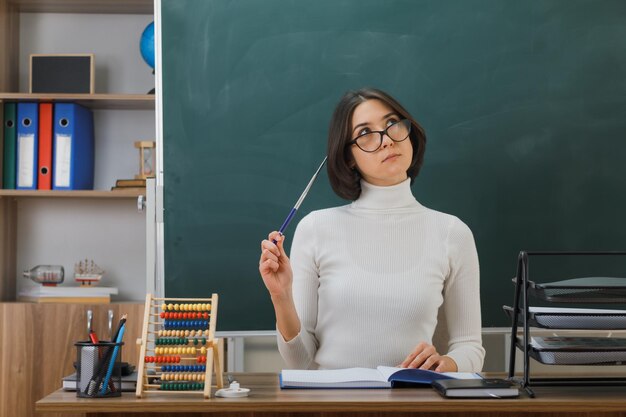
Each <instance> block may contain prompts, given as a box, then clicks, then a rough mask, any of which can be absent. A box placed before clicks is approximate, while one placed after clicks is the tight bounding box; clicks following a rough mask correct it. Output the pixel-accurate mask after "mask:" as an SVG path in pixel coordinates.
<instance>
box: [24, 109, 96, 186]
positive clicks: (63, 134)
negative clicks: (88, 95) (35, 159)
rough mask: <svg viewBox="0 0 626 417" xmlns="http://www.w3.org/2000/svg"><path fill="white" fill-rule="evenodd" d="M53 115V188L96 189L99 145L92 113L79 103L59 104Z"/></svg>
mask: <svg viewBox="0 0 626 417" xmlns="http://www.w3.org/2000/svg"><path fill="white" fill-rule="evenodd" d="M18 113H19V110H18ZM53 114H54V118H53V120H54V128H53V136H52V189H53V190H91V189H93V177H94V146H95V143H94V125H93V114H92V112H91V110H90V109H88V108H86V107H83V106H81V105H79V104H75V103H55V104H54V111H53Z"/></svg>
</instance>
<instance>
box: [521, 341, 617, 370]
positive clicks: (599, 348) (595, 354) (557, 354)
mask: <svg viewBox="0 0 626 417" xmlns="http://www.w3.org/2000/svg"><path fill="white" fill-rule="evenodd" d="M517 346H518V347H519V348H520V349H523V343H522V341H521V340H520V338H518V339H517ZM529 354H530V356H531V357H532V358H533V359H535V360H536V361H538V362H541V363H543V364H547V365H626V339H624V338H610V337H559V336H556V337H533V338H532V342H531V344H530V349H529Z"/></svg>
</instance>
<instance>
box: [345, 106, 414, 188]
mask: <svg viewBox="0 0 626 417" xmlns="http://www.w3.org/2000/svg"><path fill="white" fill-rule="evenodd" d="M399 120H400V116H399V115H398V114H397V113H395V112H394V111H393V110H392V109H391V108H390V107H389V106H387V104H385V103H384V102H382V101H380V100H377V99H371V100H367V101H364V102H363V103H361V104H359V105H358V106H357V107H356V108H355V109H354V113H353V114H352V135H351V139H354V138H356V137H357V136H359V135H362V134H364V133H367V132H372V131H382V130H385V129H386V128H387V127H388V126H389V125H391V124H393V123H396V122H398V121H399ZM351 151H352V156H353V157H354V161H355V162H356V168H357V170H358V171H359V173H360V174H361V177H363V179H364V180H365V181H367V182H369V183H370V184H373V185H378V186H389V185H396V184H399V183H401V182H402V181H404V180H406V179H407V173H406V171H407V170H408V169H409V167H410V166H411V160H412V159H413V146H412V145H411V140H410V139H409V138H407V139H406V140H404V141H402V142H394V141H393V140H391V139H390V138H389V136H387V135H383V143H382V145H381V146H380V148H378V149H377V150H376V151H374V152H364V151H363V150H361V149H360V148H359V147H358V146H357V145H352V146H351Z"/></svg>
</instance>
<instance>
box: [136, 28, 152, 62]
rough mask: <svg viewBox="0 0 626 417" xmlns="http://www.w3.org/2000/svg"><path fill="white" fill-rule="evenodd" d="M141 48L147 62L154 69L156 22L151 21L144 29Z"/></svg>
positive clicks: (140, 43)
mask: <svg viewBox="0 0 626 417" xmlns="http://www.w3.org/2000/svg"><path fill="white" fill-rule="evenodd" d="M139 50H140V51H141V56H142V57H143V60H144V61H146V64H148V65H149V66H150V68H152V69H154V22H152V23H150V24H149V25H148V26H146V28H145V29H144V30H143V33H142V34H141V40H140V42H139Z"/></svg>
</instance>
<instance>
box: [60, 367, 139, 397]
mask: <svg viewBox="0 0 626 417" xmlns="http://www.w3.org/2000/svg"><path fill="white" fill-rule="evenodd" d="M77 379H78V378H77V376H76V372H74V373H73V374H71V375H68V376H66V377H64V378H63V389H64V390H65V391H76V382H77ZM87 382H89V381H87ZM81 383H82V379H81ZM136 388H137V371H134V372H133V373H131V374H130V375H122V391H129V392H130V391H135V389H136Z"/></svg>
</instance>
